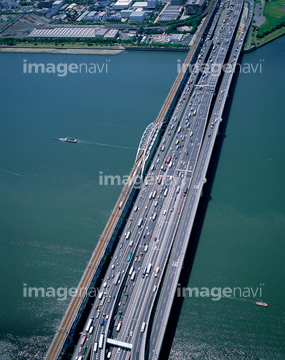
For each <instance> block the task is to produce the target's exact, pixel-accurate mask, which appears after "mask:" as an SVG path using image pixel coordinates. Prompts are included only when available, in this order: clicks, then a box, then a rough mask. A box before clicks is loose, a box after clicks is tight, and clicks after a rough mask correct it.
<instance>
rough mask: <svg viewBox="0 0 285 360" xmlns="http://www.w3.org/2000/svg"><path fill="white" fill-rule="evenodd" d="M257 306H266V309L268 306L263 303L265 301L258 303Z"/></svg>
mask: <svg viewBox="0 0 285 360" xmlns="http://www.w3.org/2000/svg"><path fill="white" fill-rule="evenodd" d="M256 305H258V306H264V307H267V306H268V305H267V304H266V303H265V302H263V301H257V302H256Z"/></svg>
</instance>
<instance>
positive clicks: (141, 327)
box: [141, 322, 145, 332]
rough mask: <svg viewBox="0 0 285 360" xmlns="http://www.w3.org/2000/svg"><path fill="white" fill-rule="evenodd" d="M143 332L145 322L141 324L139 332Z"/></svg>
mask: <svg viewBox="0 0 285 360" xmlns="http://www.w3.org/2000/svg"><path fill="white" fill-rule="evenodd" d="M144 330H145V322H143V323H142V327H141V332H144Z"/></svg>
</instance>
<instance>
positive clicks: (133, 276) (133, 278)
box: [131, 271, 136, 281]
mask: <svg viewBox="0 0 285 360" xmlns="http://www.w3.org/2000/svg"><path fill="white" fill-rule="evenodd" d="M135 277H136V272H135V271H133V273H132V276H131V280H132V281H134V280H135Z"/></svg>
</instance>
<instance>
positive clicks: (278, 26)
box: [256, 20, 285, 39]
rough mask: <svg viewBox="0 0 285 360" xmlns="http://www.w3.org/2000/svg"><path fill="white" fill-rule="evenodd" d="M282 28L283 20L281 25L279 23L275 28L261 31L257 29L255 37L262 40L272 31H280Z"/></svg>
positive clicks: (284, 21)
mask: <svg viewBox="0 0 285 360" xmlns="http://www.w3.org/2000/svg"><path fill="white" fill-rule="evenodd" d="M282 27H285V20H283V21H282V22H281V23H279V24H277V25H275V26H272V27H270V28H268V29H267V30H261V29H259V31H258V33H257V35H256V37H257V38H258V39H261V38H263V37H264V36H266V35H268V34H270V33H272V32H273V31H275V30H278V29H281V28H282Z"/></svg>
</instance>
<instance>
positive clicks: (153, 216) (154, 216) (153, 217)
mask: <svg viewBox="0 0 285 360" xmlns="http://www.w3.org/2000/svg"><path fill="white" fill-rule="evenodd" d="M156 215H157V214H156V212H155V213H154V214H153V215H152V220H153V221H155V219H156Z"/></svg>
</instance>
